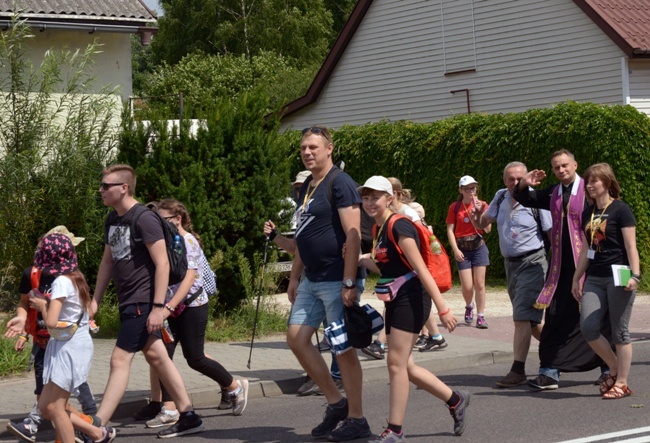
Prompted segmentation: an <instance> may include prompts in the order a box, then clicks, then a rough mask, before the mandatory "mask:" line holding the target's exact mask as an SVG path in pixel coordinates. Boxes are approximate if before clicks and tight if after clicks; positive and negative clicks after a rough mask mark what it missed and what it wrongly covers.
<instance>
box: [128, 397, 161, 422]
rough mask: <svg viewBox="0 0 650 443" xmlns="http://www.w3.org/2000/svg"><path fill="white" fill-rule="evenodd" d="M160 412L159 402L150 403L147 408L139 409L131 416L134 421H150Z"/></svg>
mask: <svg viewBox="0 0 650 443" xmlns="http://www.w3.org/2000/svg"><path fill="white" fill-rule="evenodd" d="M160 411H162V403H161V402H159V401H150V402H149V403H147V406H145V407H144V408H142V409H140V410H139V411H138V412H136V413H135V414H134V415H133V419H134V420H152V419H154V418H156V416H158V414H160Z"/></svg>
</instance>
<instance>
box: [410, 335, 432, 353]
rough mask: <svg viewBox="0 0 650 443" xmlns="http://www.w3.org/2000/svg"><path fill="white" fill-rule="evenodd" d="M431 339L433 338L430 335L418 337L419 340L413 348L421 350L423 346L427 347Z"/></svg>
mask: <svg viewBox="0 0 650 443" xmlns="http://www.w3.org/2000/svg"><path fill="white" fill-rule="evenodd" d="M429 337H431V336H430V335H426V334H420V335H418V339H417V341H416V342H415V344H414V345H413V348H415V349H420V348H421V347H422V346H424V345H426V344H427V340H428V339H429Z"/></svg>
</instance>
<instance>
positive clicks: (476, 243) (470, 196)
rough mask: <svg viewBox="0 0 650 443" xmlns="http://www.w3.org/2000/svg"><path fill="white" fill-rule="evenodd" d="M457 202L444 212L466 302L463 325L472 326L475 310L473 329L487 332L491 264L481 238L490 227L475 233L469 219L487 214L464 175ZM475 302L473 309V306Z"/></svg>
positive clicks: (472, 183)
mask: <svg viewBox="0 0 650 443" xmlns="http://www.w3.org/2000/svg"><path fill="white" fill-rule="evenodd" d="M458 192H459V194H460V195H459V197H458V200H456V201H455V202H453V203H452V204H451V205H449V211H448V212H447V238H448V239H449V244H450V245H451V249H452V250H453V251H454V258H455V259H456V264H457V265H458V275H459V277H460V285H461V289H462V292H463V298H464V299H465V323H467V324H472V321H473V320H474V307H475V306H476V310H477V315H476V327H477V328H479V329H487V328H488V324H487V321H486V320H485V271H486V268H487V266H488V265H489V264H490V251H488V248H487V246H486V245H485V241H484V240H483V234H485V233H487V232H490V230H491V229H492V227H491V226H490V225H488V226H487V227H486V228H485V229H478V228H477V227H476V226H475V225H474V218H473V217H472V216H471V215H472V212H473V211H474V208H475V207H476V211H479V212H484V211H487V208H488V204H487V203H486V202H484V201H481V200H479V199H478V197H477V192H478V182H477V181H476V180H474V178H473V177H471V176H469V175H464V176H463V177H461V178H460V181H459V182H458ZM474 299H476V305H475V304H474Z"/></svg>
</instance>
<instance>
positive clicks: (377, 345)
mask: <svg viewBox="0 0 650 443" xmlns="http://www.w3.org/2000/svg"><path fill="white" fill-rule="evenodd" d="M361 352H363V353H364V354H366V355H369V356H371V357H372V358H376V359H377V360H382V359H383V358H384V353H385V352H384V348H383V347H382V345H381V342H380V341H379V340H375V341H374V342H372V343H370V344H369V345H368V346H367V347H365V348H363V349H361Z"/></svg>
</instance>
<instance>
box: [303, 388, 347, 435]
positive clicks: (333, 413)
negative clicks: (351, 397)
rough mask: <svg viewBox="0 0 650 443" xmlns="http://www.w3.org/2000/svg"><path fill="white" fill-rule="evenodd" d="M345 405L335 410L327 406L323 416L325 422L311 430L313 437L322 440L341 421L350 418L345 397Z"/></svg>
mask: <svg viewBox="0 0 650 443" xmlns="http://www.w3.org/2000/svg"><path fill="white" fill-rule="evenodd" d="M343 400H345V403H344V404H343V406H342V407H340V408H333V407H332V406H330V405H327V408H325V413H324V414H323V421H322V422H321V423H320V424H319V425H318V426H316V427H315V428H314V429H312V430H311V436H312V437H316V438H322V437H325V436H326V435H328V434H329V433H330V432H332V431H333V430H334V429H335V428H336V426H337V425H338V424H339V422H340V421H341V420H344V419H346V418H347V416H348V400H347V399H346V398H345V397H343Z"/></svg>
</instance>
